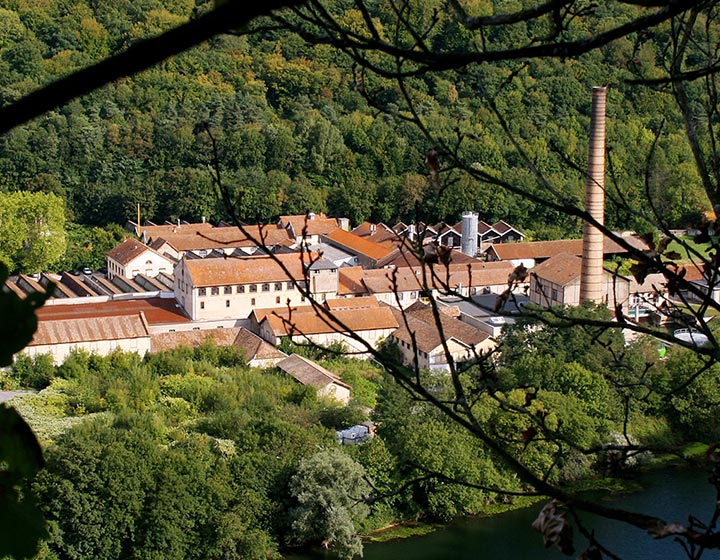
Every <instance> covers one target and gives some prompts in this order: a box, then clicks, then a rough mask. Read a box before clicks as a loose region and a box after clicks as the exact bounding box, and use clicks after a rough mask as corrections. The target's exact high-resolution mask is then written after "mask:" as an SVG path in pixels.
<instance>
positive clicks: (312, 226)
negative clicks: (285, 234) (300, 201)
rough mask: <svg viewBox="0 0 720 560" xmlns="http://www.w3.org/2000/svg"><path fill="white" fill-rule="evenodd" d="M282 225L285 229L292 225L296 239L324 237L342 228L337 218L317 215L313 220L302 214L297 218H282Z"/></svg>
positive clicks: (321, 214)
mask: <svg viewBox="0 0 720 560" xmlns="http://www.w3.org/2000/svg"><path fill="white" fill-rule="evenodd" d="M280 225H281V226H282V227H283V228H284V227H287V226H288V225H292V228H293V231H294V232H295V237H300V236H302V235H303V233H304V234H305V235H324V234H326V233H330V232H331V231H335V230H336V229H338V228H339V227H340V226H339V225H338V221H337V220H336V219H335V218H328V217H327V216H325V214H323V213H320V214H315V215H314V217H313V218H310V217H309V216H307V215H305V214H302V215H296V216H280Z"/></svg>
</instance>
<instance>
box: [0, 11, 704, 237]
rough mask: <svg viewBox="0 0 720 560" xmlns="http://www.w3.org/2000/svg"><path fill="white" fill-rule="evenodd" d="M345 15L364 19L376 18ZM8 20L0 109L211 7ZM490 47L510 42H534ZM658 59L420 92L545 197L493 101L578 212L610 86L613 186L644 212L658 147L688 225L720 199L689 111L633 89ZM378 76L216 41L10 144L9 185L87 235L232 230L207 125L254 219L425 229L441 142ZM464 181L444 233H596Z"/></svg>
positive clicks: (330, 55) (590, 60) (661, 186)
mask: <svg viewBox="0 0 720 560" xmlns="http://www.w3.org/2000/svg"><path fill="white" fill-rule="evenodd" d="M347 4H348V7H347V10H346V11H345V17H346V21H350V22H352V21H353V18H359V17H361V16H360V14H359V13H358V11H357V10H356V9H354V7H353V6H354V4H352V3H351V2H348V3H347ZM420 4H421V5H422V6H423V7H424V9H426V10H427V17H428V18H430V17H437V18H439V23H438V24H437V25H436V26H435V27H434V28H433V31H432V34H433V36H432V37H431V38H430V39H431V41H432V42H434V43H435V44H436V45H438V46H439V47H440V48H443V45H446V46H447V48H450V47H451V46H452V45H453V42H455V41H461V40H462V39H463V37H462V33H463V30H462V29H460V28H457V27H456V24H454V23H452V22H453V21H455V20H454V19H450V18H448V19H447V21H445V20H444V19H443V18H444V17H445V16H444V15H443V13H437V14H434V13H433V8H434V6H433V3H432V2H420ZM475 4H477V6H474V8H475V9H476V10H481V11H482V10H483V9H488V8H487V7H486V6H485V7H484V3H482V2H477V3H475ZM341 5H342V4H341ZM0 6H1V8H0V29H2V32H1V33H0V65H2V72H1V73H0V100H1V101H0V102H1V103H8V102H10V101H12V100H15V99H18V98H19V97H20V96H22V95H23V94H25V93H27V92H29V91H32V90H33V89H35V88H37V87H38V86H39V85H42V84H46V83H48V82H50V81H52V80H54V79H56V78H58V77H60V76H63V75H66V74H68V73H70V72H71V71H72V70H74V69H78V68H81V67H83V66H86V65H88V64H90V63H92V62H95V61H98V60H100V59H102V58H104V57H106V56H107V55H108V54H111V53H115V52H118V51H120V50H122V49H123V48H125V47H126V46H127V45H129V44H132V43H133V42H134V41H137V40H138V39H142V38H144V37H148V36H151V35H155V34H158V33H160V32H161V31H163V30H166V29H168V28H170V27H173V26H175V25H177V24H179V23H181V22H183V21H186V20H187V19H188V18H189V17H192V15H193V13H196V12H197V11H200V12H202V11H203V10H204V9H207V7H206V6H198V7H195V6H194V2H193V1H192V0H157V1H153V0H145V1H129V0H126V1H123V0H117V1H113V2H98V1H95V0H76V1H71V0H67V1H66V0H47V1H46V2H35V1H31V0H4V1H2V2H0ZM376 9H378V10H381V9H382V10H387V9H389V8H387V7H383V8H380V7H378V8H376ZM616 9H618V8H616ZM623 9H625V10H632V9H633V8H632V7H625V8H623ZM599 10H600V11H602V10H603V8H599ZM372 15H373V17H376V18H377V19H378V21H380V22H382V21H384V20H385V19H388V20H390V19H392V17H391V14H383V13H381V12H379V13H376V14H372ZM624 17H625V14H623V13H619V12H618V13H605V14H603V15H602V16H601V17H598V18H595V19H593V20H592V21H593V22H595V23H594V25H597V26H602V25H604V24H606V23H607V22H608V21H613V22H616V21H622V20H623V18H624ZM603 22H605V23H603ZM516 27H517V28H518V33H522V27H521V26H516ZM489 39H492V41H494V44H497V45H499V46H502V45H512V44H514V42H515V41H518V40H519V38H518V37H513V36H497V37H492V38H489ZM645 45H646V46H645V47H642V48H639V49H638V48H634V46H633V45H632V44H631V43H630V41H628V40H621V41H618V42H615V43H612V44H611V45H610V46H608V47H606V48H603V49H601V50H597V51H594V52H592V53H591V54H589V55H585V56H583V57H581V58H580V59H579V60H573V61H557V60H551V59H538V60H534V61H532V62H530V63H528V64H526V65H522V66H510V65H507V67H504V66H503V65H498V66H494V67H490V66H489V65H484V66H481V67H479V68H478V69H476V70H474V71H473V72H471V73H469V72H463V73H457V72H441V73H433V74H427V75H424V76H420V77H414V78H409V79H408V80H407V82H406V85H407V87H408V89H409V90H410V91H411V92H412V95H413V96H414V98H415V99H416V101H417V100H418V99H419V100H420V103H418V104H417V108H418V110H419V111H420V112H421V117H422V118H423V119H424V120H425V121H426V122H428V123H430V124H432V125H433V126H434V127H435V128H436V129H441V130H447V133H448V135H449V136H451V135H452V133H453V131H454V130H456V129H459V128H460V127H462V129H463V130H464V131H471V134H472V135H473V136H474V138H475V139H479V140H480V141H479V142H474V143H473V148H472V149H473V150H474V151H475V152H477V153H472V154H469V156H470V157H471V158H472V159H470V161H475V162H476V164H477V165H478V166H482V167H483V168H485V169H490V170H492V171H493V172H495V173H497V174H498V175H499V176H501V177H503V178H504V179H507V180H509V181H510V182H512V183H513V184H518V185H527V186H528V189H531V186H530V185H531V184H532V182H533V180H534V179H533V178H532V176H531V173H530V171H529V170H528V166H527V163H526V162H525V161H523V160H522V158H521V157H519V155H518V151H517V150H516V149H515V147H514V146H512V144H511V142H510V141H509V139H508V137H507V135H506V133H505V132H503V130H502V124H501V123H500V122H499V121H498V119H497V117H496V116H495V115H494V114H493V113H492V112H491V111H489V110H488V109H487V103H486V98H488V97H489V98H492V99H493V100H494V101H495V103H496V104H497V106H498V109H499V110H500V112H501V114H502V115H503V116H504V119H505V120H506V122H507V123H508V125H509V127H510V129H511V131H512V132H513V133H514V134H515V135H516V140H517V141H518V142H519V143H520V146H521V147H523V148H525V149H526V150H527V153H529V154H531V155H532V161H533V163H534V164H535V165H536V166H537V167H538V169H540V170H541V171H542V172H543V173H545V175H546V177H548V178H549V179H550V180H551V181H552V182H553V184H554V185H555V186H557V187H559V188H561V189H562V190H563V192H564V193H565V194H566V196H567V197H569V198H570V199H576V198H578V197H580V196H581V194H580V193H581V192H582V189H583V184H584V178H583V176H582V172H581V171H579V170H578V169H577V168H576V169H574V168H573V167H574V166H573V164H575V165H577V166H578V167H579V169H582V168H583V166H584V162H585V159H586V154H587V140H586V131H587V128H588V125H589V110H590V89H591V86H593V85H598V84H611V90H610V98H609V132H608V139H609V147H610V156H609V160H610V161H609V171H610V174H611V180H612V181H613V185H615V186H617V187H618V190H619V191H620V192H622V193H624V195H625V196H626V197H627V199H628V200H629V201H630V202H631V204H632V203H633V202H634V201H635V202H636V203H637V204H640V202H638V201H642V200H644V198H645V189H646V176H645V174H646V168H647V162H646V159H645V155H642V156H639V155H638V154H647V153H648V152H649V151H650V147H651V146H652V144H653V142H654V141H655V138H656V135H658V139H657V146H656V149H655V152H654V155H653V164H652V166H651V168H652V171H651V177H650V178H651V180H649V181H647V183H648V184H649V185H650V188H651V189H652V192H651V195H652V197H653V200H655V202H656V204H657V205H658V207H659V209H660V211H661V212H662V215H663V216H664V217H665V218H666V219H668V220H669V221H670V223H671V224H672V225H676V226H683V225H685V224H686V223H687V222H688V221H690V220H692V219H693V218H694V217H696V216H697V215H698V214H699V212H701V211H703V210H705V209H706V207H707V203H706V202H704V200H705V199H704V198H703V195H702V191H701V185H700V181H699V178H698V176H697V173H696V171H695V167H694V165H693V162H692V155H691V153H690V149H689V148H688V146H687V142H686V140H685V138H684V131H683V125H682V122H681V118H680V115H679V114H678V112H677V110H676V109H675V107H674V105H673V102H672V100H671V99H670V97H669V96H667V95H664V94H661V93H656V92H653V91H652V90H650V89H647V88H645V89H634V90H632V89H630V88H626V87H625V86H624V85H623V83H624V82H623V81H624V80H625V79H626V78H629V77H632V76H633V75H635V74H638V73H639V74H641V75H645V76H648V75H652V74H653V71H654V68H655V67H656V66H657V65H660V64H661V63H662V58H663V56H664V53H660V52H655V51H654V50H653V47H652V46H651V45H652V43H651V42H647V43H645ZM511 72H514V73H515V76H516V77H515V78H514V79H513V80H510V79H509V78H510V75H511ZM376 82H377V79H375V80H370V81H369V82H364V81H363V82H359V81H358V79H357V77H356V76H355V75H354V73H353V68H352V67H351V65H350V62H349V61H348V60H346V59H345V58H343V56H342V55H341V54H339V53H338V52H336V51H335V50H334V49H332V48H331V47H327V46H322V45H319V46H313V47H309V46H307V45H306V44H305V43H304V42H303V41H302V39H300V38H299V37H297V36H295V35H292V34H289V33H285V32H281V31H271V30H265V31H262V32H257V33H253V34H249V35H245V36H242V35H238V36H222V37H218V38H215V39H213V40H211V41H210V42H208V43H205V44H202V45H201V46H199V47H197V48H195V49H192V50H190V51H188V52H186V53H184V54H182V55H180V56H177V57H175V58H172V59H170V60H168V61H166V62H164V63H162V64H160V65H159V66H157V67H155V68H153V69H151V70H149V71H147V72H144V73H142V74H139V75H135V76H133V77H129V78H125V79H123V80H121V81H119V82H117V83H114V84H112V85H110V86H108V87H105V88H103V89H101V90H99V91H96V92H94V93H93V94H91V95H89V96H86V97H84V98H81V99H78V100H76V101H75V102H73V103H71V104H69V105H68V106H65V107H62V108H61V109H59V110H57V111H53V112H51V113H49V114H47V115H46V116H44V117H41V118H39V119H37V120H36V121H34V122H32V123H30V124H28V125H25V126H23V127H21V128H18V129H15V130H13V131H12V132H11V133H9V134H7V135H5V136H3V137H2V138H0V181H1V184H2V189H3V190H5V191H14V190H30V191H42V192H49V193H54V194H58V195H60V196H62V197H65V198H66V200H67V203H66V211H67V213H68V219H69V220H70V221H72V222H76V223H78V224H84V225H93V226H98V225H99V226H104V225H107V224H110V223H113V222H114V223H123V222H124V221H125V220H126V219H128V218H132V217H134V216H136V212H137V210H136V206H137V204H138V203H139V204H140V207H141V212H142V216H143V217H144V218H147V219H152V220H155V221H163V220H165V219H169V218H172V219H176V218H182V219H185V220H190V221H192V220H200V219H201V217H203V216H205V217H206V218H207V219H209V220H213V221H215V220H220V219H223V218H224V217H226V212H225V210H224V209H223V208H222V206H221V205H220V204H219V203H218V199H217V196H216V194H215V190H214V188H213V185H212V182H211V175H210V172H209V169H208V166H209V163H210V161H211V159H212V156H213V153H212V150H211V145H210V142H209V138H208V135H207V133H206V130H207V127H208V126H209V127H210V130H211V132H212V134H213V136H214V137H215V138H217V139H218V141H219V145H220V160H221V162H220V163H221V165H222V171H223V178H224V181H225V183H226V184H227V185H228V186H229V187H230V189H231V191H232V192H233V193H234V195H235V196H236V200H237V207H238V208H237V209H238V213H239V215H240V217H241V218H242V219H244V220H246V221H248V222H254V221H256V220H271V219H273V218H274V217H275V216H277V215H278V214H281V213H300V212H305V211H307V210H312V211H325V212H328V213H330V214H332V215H336V216H347V217H349V218H350V219H351V222H352V223H353V225H355V224H357V223H359V222H360V221H362V220H366V219H372V220H376V221H384V222H389V223H394V222H395V221H397V220H411V219H413V218H414V217H415V216H414V212H415V209H416V205H417V204H418V203H419V202H421V201H423V200H424V199H425V198H426V195H427V192H428V190H429V189H431V188H432V187H431V183H430V181H428V178H427V170H426V168H425V164H424V159H425V154H426V151H427V150H428V149H429V148H430V147H431V146H429V145H428V141H427V140H426V139H425V137H424V136H423V135H422V134H421V132H420V131H419V130H418V129H417V128H416V127H414V126H412V125H410V124H407V123H405V122H404V121H403V119H402V118H401V117H402V114H401V113H399V111H400V109H399V108H398V107H400V106H401V105H402V104H401V103H399V102H398V104H397V105H396V104H395V101H398V96H399V95H400V94H399V92H398V91H397V89H396V88H393V87H387V86H386V85H383V84H380V83H376ZM360 84H362V87H361V88H359V87H358V86H359V85H360ZM373 88H374V91H381V100H382V102H383V107H382V109H383V110H382V111H379V110H378V109H376V108H372V107H369V106H368V103H367V101H366V99H365V98H364V96H363V95H362V92H361V91H359V89H363V90H364V91H367V90H370V89H373ZM383 88H384V89H383ZM466 133H467V132H466ZM441 155H442V154H441ZM467 155H468V154H466V156H467ZM447 177H448V180H447V181H446V182H445V186H446V188H445V190H444V191H443V192H442V193H441V195H440V196H439V197H437V200H436V202H434V203H433V204H427V205H425V206H424V208H423V211H424V214H423V215H422V218H423V219H425V220H426V221H429V222H435V221H440V220H446V221H449V222H455V221H456V220H458V218H459V215H460V213H461V212H462V211H463V210H467V209H474V210H477V211H478V212H479V213H480V217H481V219H485V220H487V221H489V222H491V223H492V222H494V221H495V220H498V219H504V220H507V221H509V222H510V223H513V224H515V225H516V226H518V227H520V228H522V229H523V230H524V231H527V232H528V234H529V235H530V236H531V237H534V238H536V239H542V238H552V237H559V236H567V235H577V233H578V232H579V223H578V222H577V221H575V220H574V219H573V218H569V217H567V216H559V215H557V214H556V213H554V212H552V211H550V210H548V209H547V208H544V207H541V206H538V205H535V204H533V203H531V202H529V201H527V200H524V199H520V198H518V197H516V196H514V195H511V194H509V193H507V192H505V191H503V190H501V189H498V188H496V187H493V186H492V185H489V184H483V183H479V182H476V181H474V180H472V179H469V178H468V177H467V176H466V175H461V174H458V175H457V176H453V174H452V172H450V173H449V174H448V175H447ZM607 220H608V222H609V224H610V225H611V227H617V228H633V227H634V226H635V225H636V224H635V223H634V221H633V218H632V217H631V216H630V215H629V214H628V213H627V212H625V211H623V212H620V211H617V212H616V211H615V208H614V207H613V204H612V203H610V206H609V208H608V216H607Z"/></svg>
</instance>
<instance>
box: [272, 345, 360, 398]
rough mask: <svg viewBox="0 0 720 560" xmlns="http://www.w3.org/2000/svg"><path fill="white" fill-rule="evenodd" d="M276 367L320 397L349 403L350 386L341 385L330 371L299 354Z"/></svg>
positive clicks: (339, 380)
mask: <svg viewBox="0 0 720 560" xmlns="http://www.w3.org/2000/svg"><path fill="white" fill-rule="evenodd" d="M277 367H278V368H279V369H280V370H281V371H283V372H285V373H287V374H288V375H290V376H292V377H294V378H295V379H296V380H297V381H299V382H300V383H302V384H303V385H309V386H311V387H314V388H315V389H316V390H317V394H318V395H319V396H321V397H330V398H333V399H335V400H337V401H340V402H341V403H343V404H348V403H349V402H350V385H348V384H347V383H343V381H342V380H341V379H340V378H339V377H338V376H337V375H335V374H334V373H332V372H331V371H328V370H326V369H325V368H324V367H322V366H321V365H319V364H316V363H315V362H313V361H311V360H308V359H307V358H303V357H302V356H300V355H299V354H292V355H291V356H288V357H287V358H285V359H284V360H281V361H279V362H278V363H277Z"/></svg>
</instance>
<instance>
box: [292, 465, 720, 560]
mask: <svg viewBox="0 0 720 560" xmlns="http://www.w3.org/2000/svg"><path fill="white" fill-rule="evenodd" d="M637 482H639V483H640V484H641V485H642V488H643V490H640V491H638V492H632V493H623V494H614V495H610V496H608V495H603V496H602V497H599V499H601V500H602V501H603V502H604V503H606V504H607V505H612V506H615V507H619V508H625V509H628V510H633V511H638V512H643V513H647V514H650V515H656V516H658V517H661V518H663V519H665V520H668V521H678V522H681V523H683V524H685V523H687V519H688V514H692V515H694V516H695V517H697V518H699V519H700V520H703V521H707V520H708V519H709V516H710V515H711V514H712V510H713V501H714V492H713V489H712V487H711V486H710V485H709V484H708V483H707V475H706V474H705V473H704V472H701V471H698V470H688V469H681V468H669V469H666V470H663V471H659V472H653V473H648V474H645V475H642V476H641V477H640V478H638V479H637ZM542 506H543V504H537V505H535V506H533V507H530V508H526V509H521V510H515V511H510V512H507V513H503V514H500V515H496V516H493V517H484V518H481V517H476V518H469V519H463V520H461V521H457V522H455V523H452V524H451V525H449V526H448V527H446V528H444V529H441V530H438V531H435V532H434V533H431V534H429V535H425V536H422V537H412V538H408V539H400V540H395V541H391V542H387V543H375V544H368V545H366V546H365V559H366V560H404V559H406V558H407V559H412V560H445V559H448V560H484V559H501V560H515V559H522V560H525V559H532V560H544V559H548V560H553V559H554V560H560V559H562V558H568V557H567V556H563V555H562V554H561V553H560V551H558V550H557V549H554V550H545V549H544V548H543V544H542V536H541V535H540V534H539V533H537V532H536V531H534V530H533V529H532V528H531V527H530V525H531V523H532V522H533V520H534V519H535V518H536V517H537V514H538V512H539V510H540V509H541V508H542ZM585 520H586V521H587V525H588V526H589V527H590V528H592V529H593V530H594V531H595V535H596V537H597V538H598V540H599V541H600V542H601V543H603V544H604V545H605V546H607V547H608V548H609V549H610V550H611V551H612V552H613V553H615V554H617V555H618V556H621V557H622V558H623V559H627V560H665V559H668V560H670V559H674V558H684V557H685V556H684V554H683V551H682V549H681V548H680V546H679V545H678V544H677V543H675V542H673V541H672V540H671V539H662V540H653V539H652V538H651V537H650V536H649V535H647V534H645V533H644V532H643V531H641V530H640V529H636V528H634V527H631V526H629V525H625V524H623V523H619V522H615V521H608V520H605V519H597V518H591V517H586V518H585ZM575 541H576V547H575V548H576V554H575V555H574V556H572V558H577V556H578V555H579V554H580V552H582V551H583V550H584V549H585V547H586V546H587V541H585V540H584V539H583V537H582V536H581V535H579V534H578V532H577V531H576V532H575ZM291 558H292V559H293V560H318V559H330V558H333V556H332V555H327V554H325V553H323V552H320V551H318V552H315V553H308V554H304V555H293V556H292V557H291ZM712 558H720V553H718V552H717V551H706V552H705V553H704V554H703V559H712Z"/></svg>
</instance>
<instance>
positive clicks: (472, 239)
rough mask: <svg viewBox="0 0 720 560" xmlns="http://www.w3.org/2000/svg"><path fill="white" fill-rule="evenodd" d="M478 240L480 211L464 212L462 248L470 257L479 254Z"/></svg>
mask: <svg viewBox="0 0 720 560" xmlns="http://www.w3.org/2000/svg"><path fill="white" fill-rule="evenodd" d="M477 240H478V213H477V212H463V214H462V239H461V241H460V250H461V251H462V252H463V254H465V255H467V256H469V257H475V256H476V255H477Z"/></svg>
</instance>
